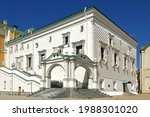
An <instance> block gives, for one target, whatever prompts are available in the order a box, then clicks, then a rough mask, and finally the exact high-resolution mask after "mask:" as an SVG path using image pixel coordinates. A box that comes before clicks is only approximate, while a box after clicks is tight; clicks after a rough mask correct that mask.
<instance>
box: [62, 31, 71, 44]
mask: <svg viewBox="0 0 150 117" xmlns="http://www.w3.org/2000/svg"><path fill="white" fill-rule="evenodd" d="M62 35H63V45H64V46H70V32H67V33H63V34H62Z"/></svg>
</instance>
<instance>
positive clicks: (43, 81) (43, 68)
mask: <svg viewBox="0 0 150 117" xmlns="http://www.w3.org/2000/svg"><path fill="white" fill-rule="evenodd" d="M41 88H46V64H44V65H43V66H42V83H41Z"/></svg>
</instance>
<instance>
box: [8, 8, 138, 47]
mask: <svg viewBox="0 0 150 117" xmlns="http://www.w3.org/2000/svg"><path fill="white" fill-rule="evenodd" d="M90 10H97V11H98V12H99V13H100V14H102V15H103V16H104V17H105V18H106V19H108V20H109V21H110V22H111V23H113V24H114V25H115V26H117V27H118V28H119V29H120V30H122V31H123V32H124V33H125V34H126V35H128V36H129V37H130V38H132V39H133V40H134V41H135V42H136V43H138V42H137V41H136V40H135V39H134V38H133V37H131V36H130V35H129V34H128V33H127V32H126V31H124V30H123V29H122V28H120V27H119V26H118V25H117V24H115V23H114V22H113V21H112V20H110V19H109V18H108V17H107V16H105V15H104V14H103V13H102V12H100V11H99V10H98V9H97V8H95V7H88V8H87V11H90ZM80 14H84V10H81V11H79V12H77V13H74V14H72V15H70V16H67V17H65V18H63V19H60V20H58V21H56V22H53V23H50V24H48V25H46V26H43V27H41V28H39V29H36V30H34V31H33V32H32V34H35V33H38V32H40V31H43V30H45V29H48V28H49V27H52V26H55V25H57V24H60V23H62V22H64V21H66V20H68V19H71V18H73V17H75V16H78V15H80ZM30 35H31V33H24V34H23V35H21V36H20V37H18V38H15V39H13V40H10V41H8V42H7V43H6V45H9V44H12V43H15V42H17V41H19V40H21V39H23V38H25V37H28V36H30Z"/></svg>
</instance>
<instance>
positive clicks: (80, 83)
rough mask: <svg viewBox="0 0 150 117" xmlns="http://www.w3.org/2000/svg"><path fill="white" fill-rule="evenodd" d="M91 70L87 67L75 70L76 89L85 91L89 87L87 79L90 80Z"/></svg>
mask: <svg viewBox="0 0 150 117" xmlns="http://www.w3.org/2000/svg"><path fill="white" fill-rule="evenodd" d="M91 74H92V73H91V70H90V69H89V68H88V67H87V66H83V65H80V66H77V67H76V68H75V79H76V87H77V88H83V89H87V88H88V85H89V79H90V78H91Z"/></svg>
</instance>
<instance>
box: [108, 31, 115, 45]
mask: <svg viewBox="0 0 150 117" xmlns="http://www.w3.org/2000/svg"><path fill="white" fill-rule="evenodd" d="M108 35H109V39H108V46H109V47H114V35H112V34H111V33H108Z"/></svg>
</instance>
